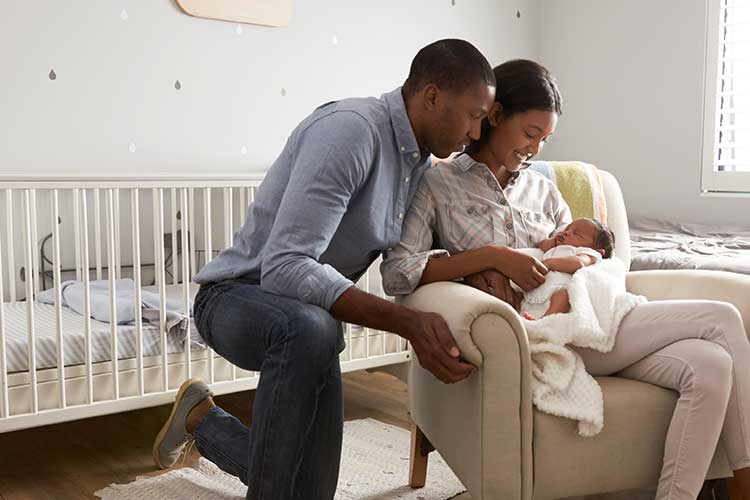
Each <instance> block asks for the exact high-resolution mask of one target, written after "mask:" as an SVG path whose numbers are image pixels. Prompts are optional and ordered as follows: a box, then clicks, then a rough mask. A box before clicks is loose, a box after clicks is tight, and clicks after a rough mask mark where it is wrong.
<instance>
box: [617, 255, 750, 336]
mask: <svg viewBox="0 0 750 500" xmlns="http://www.w3.org/2000/svg"><path fill="white" fill-rule="evenodd" d="M626 286H627V289H628V291H629V292H631V293H635V294H638V295H645V296H646V297H647V298H648V299H649V300H680V299H699V300H720V301H724V302H729V303H730V304H733V305H734V306H735V307H736V308H737V309H738V310H739V311H740V315H741V316H742V322H743V323H744V324H745V332H747V333H749V334H750V276H748V275H745V274H738V273H729V272H726V271H699V270H692V269H691V270H659V271H633V272H630V273H628V275H627V278H626Z"/></svg>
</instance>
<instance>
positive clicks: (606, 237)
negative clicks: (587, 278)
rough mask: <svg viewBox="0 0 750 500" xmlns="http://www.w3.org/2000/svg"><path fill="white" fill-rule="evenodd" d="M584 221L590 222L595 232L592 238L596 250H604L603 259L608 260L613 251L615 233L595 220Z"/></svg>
mask: <svg viewBox="0 0 750 500" xmlns="http://www.w3.org/2000/svg"><path fill="white" fill-rule="evenodd" d="M586 220H588V221H589V222H591V223H592V224H593V225H594V227H596V230H597V234H596V237H595V238H594V246H595V247H596V248H597V249H601V250H604V255H603V257H604V258H605V259H609V258H610V257H612V251H613V250H614V249H615V233H613V232H612V230H611V229H610V228H609V227H607V226H605V225H604V224H602V223H601V222H599V221H598V220H596V219H590V218H588V217H586Z"/></svg>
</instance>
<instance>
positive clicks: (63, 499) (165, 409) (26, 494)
mask: <svg viewBox="0 0 750 500" xmlns="http://www.w3.org/2000/svg"><path fill="white" fill-rule="evenodd" d="M250 397H251V396H250V393H247V392H244V393H237V394H230V395H227V396H221V397H218V398H216V400H217V403H219V404H220V405H221V406H222V407H224V408H225V409H226V410H227V411H230V412H231V413H232V414H234V415H236V416H237V417H239V418H240V419H241V420H243V421H244V422H247V421H248V417H249V411H248V408H249V405H248V400H249V398H250ZM170 408H171V407H170V406H169V405H166V406H160V407H157V408H149V409H146V410H137V411H131V412H127V413H120V414H117V415H109V416H105V417H96V418H90V419H86V420H79V421H76V422H69V423H64V424H58V425H50V426H46V427H38V428H36V429H28V430H23V431H17V432H11V433H6V434H0V500H53V499H54V500H68V499H71V500H73V499H76V500H77V499H92V498H96V497H94V495H93V493H94V492H95V491H97V490H99V489H101V488H103V487H105V486H107V485H108V484H110V483H127V482H130V481H132V480H133V479H135V478H136V476H143V475H153V474H156V473H158V472H156V471H155V469H154V465H153V463H152V461H151V444H152V443H153V439H154V436H156V433H157V432H158V431H159V429H160V427H161V425H162V424H163V423H164V420H165V419H166V418H167V416H168V415H169V411H170ZM344 416H345V418H346V419H347V420H353V419H358V418H366V417H371V418H375V419H377V420H380V421H382V422H386V423H389V424H393V425H398V426H400V427H404V428H408V426H409V420H408V415H407V412H406V385H405V384H403V383H402V382H401V381H400V380H398V379H396V378H394V377H392V376H390V375H387V374H384V373H367V372H364V371H360V372H355V373H349V374H346V375H344ZM193 453H194V455H193V457H192V458H193V459H195V458H196V457H197V452H193Z"/></svg>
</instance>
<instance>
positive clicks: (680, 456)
mask: <svg viewBox="0 0 750 500" xmlns="http://www.w3.org/2000/svg"><path fill="white" fill-rule="evenodd" d="M494 71H495V77H496V79H497V95H496V102H495V106H494V107H493V108H492V110H491V111H490V113H489V115H488V117H487V118H486V119H485V121H484V123H483V127H482V136H481V139H480V140H479V141H477V142H475V143H474V144H472V145H471V146H469V148H467V151H466V153H465V154H461V155H459V156H457V157H455V158H452V159H449V160H445V161H442V162H441V163H440V164H439V165H438V166H437V168H433V169H430V170H429V171H427V172H426V174H425V176H424V178H423V180H422V183H421V185H420V187H419V189H418V190H417V193H416V196H415V199H414V202H413V205H412V208H411V209H410V211H409V213H408V214H407V216H406V218H405V220H404V225H403V229H402V240H401V243H400V244H399V245H398V246H397V247H396V248H394V249H393V250H392V251H390V252H388V253H387V255H386V258H385V260H384V262H383V266H382V272H383V283H384V287H385V289H386V292H387V293H390V294H406V293H410V292H411V291H412V290H414V288H416V287H417V286H419V285H424V284H427V283H432V282H435V281H446V280H455V279H459V278H465V279H467V280H468V281H470V282H471V283H473V284H475V285H476V286H478V287H479V288H482V289H484V290H485V291H488V292H490V293H492V294H493V295H496V296H499V297H500V298H502V299H504V300H506V301H508V302H510V303H513V304H515V303H516V302H517V299H518V298H517V297H516V296H515V295H514V294H513V293H512V291H511V290H510V287H509V286H508V280H507V278H510V279H512V280H513V281H514V282H516V283H517V284H518V285H519V286H520V287H521V288H523V289H524V290H531V289H533V288H535V287H537V286H538V285H539V284H540V283H542V282H543V281H544V274H546V272H547V269H546V268H545V267H544V265H543V264H542V263H541V262H539V261H538V260H536V259H534V258H533V257H531V256H528V255H524V254H521V253H519V252H516V251H515V250H513V249H514V248H520V247H528V246H534V245H535V244H536V243H537V242H538V241H539V240H542V239H544V238H547V237H549V236H550V235H551V234H553V233H555V232H556V231H559V230H561V229H562V228H563V227H564V226H565V225H566V224H568V223H569V222H570V221H571V214H570V210H569V208H568V206H567V205H566V203H565V201H564V200H563V198H562V196H561V195H560V192H559V191H558V190H557V188H556V187H555V185H554V184H553V183H552V182H551V181H549V180H548V179H547V178H546V177H544V176H542V175H541V174H538V173H536V172H531V171H524V170H523V169H524V167H525V166H526V163H525V162H526V160H528V159H529V158H531V157H532V156H534V155H536V154H538V153H539V151H540V150H541V148H542V147H543V145H544V143H545V142H546V141H547V139H548V138H549V137H550V136H551V135H552V133H553V132H554V130H555V127H556V125H557V119H558V116H559V115H560V113H561V99H560V94H559V92H558V89H557V85H556V83H555V81H554V79H553V78H552V77H551V75H550V74H549V73H548V71H547V70H546V69H545V68H543V67H542V66H540V65H538V64H536V63H534V62H531V61H524V60H515V61H509V62H507V63H505V64H502V65H500V66H498V67H496V68H495V70H494ZM434 239H435V240H436V241H433V240H434ZM433 248H438V249H439V250H433ZM498 273H499V274H498ZM577 351H578V352H579V354H581V356H582V358H583V360H584V363H585V365H586V368H587V370H588V372H589V373H591V374H592V375H595V376H603V375H612V374H617V375H618V376H622V377H626V378H631V379H636V380H641V381H644V382H648V383H651V384H655V385H659V386H662V387H667V388H670V389H675V390H677V391H679V393H680V398H679V400H678V402H677V406H676V407H675V411H674V415H673V417H672V421H671V423H670V427H669V431H668V434H667V441H666V445H665V450H664V465H663V468H662V471H661V477H660V480H659V485H658V489H657V495H656V498H657V499H659V500H665V499H670V500H676V499H680V500H681V499H685V500H687V499H694V498H695V497H696V496H697V495H698V492H699V491H700V489H701V486H702V483H703V480H704V478H705V476H706V472H707V470H708V467H709V465H710V462H711V458H712V456H713V453H714V450H715V448H716V443H717V441H718V440H719V438H720V437H721V439H722V442H723V445H724V449H725V450H726V451H727V455H728V458H729V463H730V465H731V467H732V470H734V475H735V477H736V478H737V482H738V485H739V487H740V489H741V490H742V493H743V495H744V496H745V498H748V499H750V343H748V340H747V337H746V336H745V331H744V327H743V324H742V319H741V317H740V315H739V312H738V311H737V309H736V308H735V307H734V306H732V305H730V304H727V303H724V302H713V301H697V300H696V301H656V302H649V303H645V304H642V305H640V306H638V307H636V308H635V309H633V310H632V311H631V312H630V313H629V314H628V315H627V316H626V317H625V318H624V319H623V321H622V323H621V325H620V329H619V330H618V333H617V341H616V343H615V347H614V349H613V350H612V351H611V352H609V353H600V352H597V351H593V350H589V349H577Z"/></svg>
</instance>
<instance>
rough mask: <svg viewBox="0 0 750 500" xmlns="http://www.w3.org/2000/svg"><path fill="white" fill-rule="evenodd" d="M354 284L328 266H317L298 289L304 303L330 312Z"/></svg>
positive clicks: (298, 294)
mask: <svg viewBox="0 0 750 500" xmlns="http://www.w3.org/2000/svg"><path fill="white" fill-rule="evenodd" d="M352 286H354V283H353V282H352V281H351V280H349V279H346V278H345V277H344V276H342V275H341V273H339V272H338V271H336V269H334V268H333V267H331V266H330V265H328V264H322V265H320V266H317V267H316V268H315V269H314V270H312V271H311V272H310V274H308V275H307V277H305V279H303V280H302V282H301V283H300V284H299V286H298V287H297V296H298V297H299V299H300V300H301V301H302V302H306V303H308V304H314V305H316V306H318V307H321V308H323V309H325V310H326V311H330V310H331V307H333V304H334V303H335V302H336V301H337V300H338V298H339V297H340V296H341V294H343V293H344V292H345V291H346V290H348V289H349V288H350V287H352Z"/></svg>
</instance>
